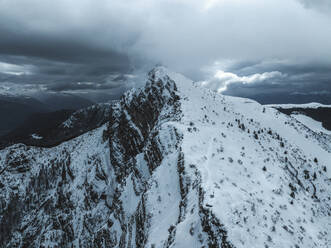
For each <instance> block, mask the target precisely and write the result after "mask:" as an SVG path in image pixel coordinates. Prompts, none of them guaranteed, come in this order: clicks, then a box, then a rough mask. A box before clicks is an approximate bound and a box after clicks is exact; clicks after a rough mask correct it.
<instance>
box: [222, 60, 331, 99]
mask: <svg viewBox="0 0 331 248" xmlns="http://www.w3.org/2000/svg"><path fill="white" fill-rule="evenodd" d="M232 70H233V71H235V72H236V73H237V74H236V75H238V76H239V77H242V75H256V74H254V73H258V72H259V71H276V70H278V71H279V73H281V74H279V75H278V76H277V74H276V76H273V77H267V78H265V79H264V80H260V81H258V80H255V81H252V82H249V83H248V82H242V81H241V82H240V81H233V82H232V83H230V84H228V85H227V87H226V90H224V91H223V93H224V94H228V95H235V96H242V97H248V98H253V99H256V100H258V101H260V102H262V103H306V102H312V101H315V102H323V103H327V104H331V65H327V64H318V63H307V64H300V63H296V64H291V63H289V62H284V61H283V62H280V61H278V62H276V61H273V62H267V63H266V62H263V63H253V62H246V63H240V64H236V65H233V66H232ZM280 75H281V76H280ZM246 77H247V76H246ZM216 85H218V87H222V85H224V83H223V82H221V81H220V80H218V84H216Z"/></svg>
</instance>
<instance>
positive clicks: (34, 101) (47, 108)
mask: <svg viewBox="0 0 331 248" xmlns="http://www.w3.org/2000/svg"><path fill="white" fill-rule="evenodd" d="M92 104H94V103H93V102H91V101H90V100H87V99H85V98H82V97H79V96H75V95H71V94H60V93H54V94H52V93H49V94H44V95H43V96H40V97H31V96H23V95H0V118H1V121H0V136H2V135H5V134H7V133H9V132H10V131H12V130H14V129H15V128H17V127H18V126H20V125H22V124H23V123H24V122H25V121H27V118H33V117H31V115H32V114H41V113H49V112H54V111H59V110H64V109H65V110H72V111H74V110H77V109H81V108H85V107H88V106H90V105H92Z"/></svg>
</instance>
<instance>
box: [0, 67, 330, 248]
mask: <svg viewBox="0 0 331 248" xmlns="http://www.w3.org/2000/svg"><path fill="white" fill-rule="evenodd" d="M109 107H110V108H111V111H109V122H108V123H107V124H105V125H103V126H101V127H100V128H97V129H95V130H93V131H90V132H87V133H85V134H83V135H81V136H79V137H77V138H75V139H72V140H70V141H67V142H64V143H62V144H60V145H58V146H56V147H52V148H38V147H29V146H25V145H20V144H18V145H14V146H11V147H9V148H6V149H3V150H1V151H0V247H328V246H329V245H330V238H329V231H330V223H331V221H330V214H331V213H330V196H329V195H330V185H331V181H330V178H331V175H330V170H331V168H330V161H331V155H330V151H331V147H330V143H329V141H330V139H329V137H328V136H323V138H320V137H319V136H318V134H316V133H314V132H312V131H311V130H309V129H307V127H305V126H304V125H301V124H300V123H299V122H297V121H296V120H294V119H292V118H290V117H287V116H285V115H283V114H280V113H279V112H278V111H276V110H274V109H271V108H267V109H266V108H264V107H263V106H261V105H259V104H257V103H255V102H253V101H250V100H248V99H239V98H231V97H224V96H221V95H218V94H215V93H213V92H210V91H208V90H206V89H203V88H199V87H197V86H195V85H194V84H193V83H192V82H191V81H190V80H188V79H186V78H184V77H182V76H180V75H178V74H175V73H172V72H169V71H167V70H166V69H165V68H162V67H160V68H155V69H153V70H152V71H151V72H150V73H149V75H148V79H147V83H146V86H145V87H144V88H142V89H134V90H131V91H129V92H127V93H125V94H124V95H123V97H122V98H121V100H120V101H119V102H116V103H114V104H112V105H111V106H109ZM69 124H70V123H69Z"/></svg>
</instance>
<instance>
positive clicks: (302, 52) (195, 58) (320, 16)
mask: <svg viewBox="0 0 331 248" xmlns="http://www.w3.org/2000/svg"><path fill="white" fill-rule="evenodd" d="M0 35H1V37H0V92H2V91H11V90H13V89H19V90H21V91H23V92H30V91H34V90H38V91H39V90H42V91H49V92H71V93H79V94H82V93H89V94H91V96H93V97H98V93H100V94H101V93H102V94H105V93H107V94H109V96H110V97H111V98H116V97H118V96H119V95H120V94H121V93H122V92H123V91H124V90H126V89H128V88H130V87H132V85H135V86H139V85H140V84H141V82H140V80H139V79H140V75H142V74H143V73H145V72H146V71H148V70H149V69H150V68H151V67H152V66H153V65H155V64H163V65H165V66H167V67H169V68H170V69H173V70H175V71H178V72H181V73H183V74H185V75H186V76H188V77H191V78H192V79H193V80H196V81H201V84H203V85H205V86H206V87H210V88H212V89H214V90H216V91H219V92H222V93H224V94H231V95H240V96H247V97H255V98H259V97H260V98H261V97H262V96H263V98H264V99H269V100H270V101H271V99H274V100H272V101H277V99H278V100H279V101H288V100H285V98H284V97H285V96H287V98H290V99H292V98H293V99H294V100H293V101H296V100H295V99H297V100H298V99H299V100H300V101H311V100H314V101H318V100H320V101H324V102H326V101H328V99H329V100H330V103H331V1H330V0H205V1H203V0H201V1H195V0H168V1H166V0H127V1H123V0H118V1H114V0H98V1H92V0H71V1H68V0H57V1H53V0H0ZM259 100H261V99H259ZM261 101H264V100H261Z"/></svg>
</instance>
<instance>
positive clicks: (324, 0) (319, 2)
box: [299, 0, 331, 14]
mask: <svg viewBox="0 0 331 248" xmlns="http://www.w3.org/2000/svg"><path fill="white" fill-rule="evenodd" d="M299 1H300V2H301V3H302V4H303V5H304V6H305V7H306V8H312V9H316V10H318V11H321V12H324V13H329V14H330V12H331V2H330V1H329V0H299Z"/></svg>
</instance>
